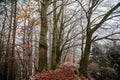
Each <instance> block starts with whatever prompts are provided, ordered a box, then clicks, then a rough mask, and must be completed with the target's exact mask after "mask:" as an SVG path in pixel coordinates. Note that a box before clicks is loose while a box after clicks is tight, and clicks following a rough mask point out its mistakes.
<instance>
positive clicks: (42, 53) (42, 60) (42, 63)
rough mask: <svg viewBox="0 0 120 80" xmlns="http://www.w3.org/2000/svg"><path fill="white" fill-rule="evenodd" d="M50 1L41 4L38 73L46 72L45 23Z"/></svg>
mask: <svg viewBox="0 0 120 80" xmlns="http://www.w3.org/2000/svg"><path fill="white" fill-rule="evenodd" d="M49 2H50V0H43V1H42V2H41V11H40V19H41V32H40V42H39V67H38V71H40V72H42V71H46V70H48V64H47V48H48V46H47V31H48V21H47V9H48V6H49Z"/></svg>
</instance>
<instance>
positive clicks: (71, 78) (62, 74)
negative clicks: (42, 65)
mask: <svg viewBox="0 0 120 80" xmlns="http://www.w3.org/2000/svg"><path fill="white" fill-rule="evenodd" d="M30 80H91V79H88V78H85V77H83V76H81V77H79V76H78V75H77V74H76V72H75V67H71V66H63V67H62V68H58V69H56V70H53V71H47V72H44V73H36V74H34V75H33V76H30Z"/></svg>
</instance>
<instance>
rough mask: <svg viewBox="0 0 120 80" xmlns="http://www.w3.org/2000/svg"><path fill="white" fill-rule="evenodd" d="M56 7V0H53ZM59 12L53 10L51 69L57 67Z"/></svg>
mask: <svg viewBox="0 0 120 80" xmlns="http://www.w3.org/2000/svg"><path fill="white" fill-rule="evenodd" d="M53 7H54V9H55V8H56V0H54V2H53ZM57 28H58V26H57V13H56V10H55V11H54V12H53V39H52V61H51V69H56V67H57V63H56V56H57V55H56V54H57V31H58V30H57Z"/></svg>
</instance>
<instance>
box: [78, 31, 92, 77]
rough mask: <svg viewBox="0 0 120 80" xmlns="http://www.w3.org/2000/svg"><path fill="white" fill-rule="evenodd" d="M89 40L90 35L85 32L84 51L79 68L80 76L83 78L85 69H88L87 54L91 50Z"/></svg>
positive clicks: (85, 74) (85, 72)
mask: <svg viewBox="0 0 120 80" xmlns="http://www.w3.org/2000/svg"><path fill="white" fill-rule="evenodd" d="M91 38H92V35H91V34H90V33H89V32H87V38H86V45H85V50H84V54H83V55H82V56H81V61H80V68H79V72H80V74H82V75H84V76H87V67H88V62H89V54H90V48H91Z"/></svg>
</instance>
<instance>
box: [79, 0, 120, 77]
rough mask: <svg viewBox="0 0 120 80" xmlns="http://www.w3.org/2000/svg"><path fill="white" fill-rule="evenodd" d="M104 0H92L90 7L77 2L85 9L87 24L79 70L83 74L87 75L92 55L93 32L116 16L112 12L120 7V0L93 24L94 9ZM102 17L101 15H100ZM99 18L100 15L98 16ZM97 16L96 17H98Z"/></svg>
mask: <svg viewBox="0 0 120 80" xmlns="http://www.w3.org/2000/svg"><path fill="white" fill-rule="evenodd" d="M103 1H104V0H90V1H89V2H88V3H89V4H88V8H86V7H84V6H83V4H82V3H81V2H80V1H79V0H77V2H78V3H79V4H80V6H81V8H82V9H83V11H84V13H85V16H86V20H87V24H86V39H85V48H84V52H83V55H82V56H81V61H80V68H79V72H80V73H81V74H83V75H85V76H86V75H87V66H88V62H89V55H90V48H91V44H92V42H93V40H94V38H95V37H93V34H94V33H95V32H96V31H97V30H98V29H99V28H100V27H101V26H102V25H103V24H104V23H105V22H106V21H107V20H109V19H111V18H113V17H114V16H112V17H111V14H113V13H114V12H115V10H116V9H118V8H119V7H120V2H119V3H118V4H116V5H115V6H114V7H112V8H111V9H110V10H108V11H107V12H106V13H105V14H104V15H101V16H102V17H101V19H99V20H100V21H98V23H96V24H94V25H93V23H92V22H93V21H92V16H93V14H94V11H95V10H96V9H97V8H98V6H99V5H100V4H102V2H103ZM99 17H100V16H99ZM96 18H98V17H96ZM96 18H95V19H96Z"/></svg>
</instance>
